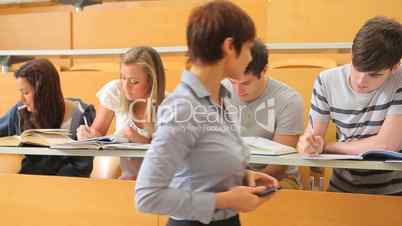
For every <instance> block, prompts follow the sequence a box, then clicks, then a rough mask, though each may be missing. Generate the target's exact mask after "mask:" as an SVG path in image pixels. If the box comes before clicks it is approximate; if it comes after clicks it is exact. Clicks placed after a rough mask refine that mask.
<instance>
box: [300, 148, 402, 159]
mask: <svg viewBox="0 0 402 226" xmlns="http://www.w3.org/2000/svg"><path fill="white" fill-rule="evenodd" d="M302 158H303V159H308V160H372V161H386V162H397V161H402V153H400V152H395V151H387V150H370V151H366V152H363V153H361V154H359V155H342V154H319V155H313V156H307V155H306V156H303V157H302Z"/></svg>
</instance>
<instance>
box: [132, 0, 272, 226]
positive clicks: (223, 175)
mask: <svg viewBox="0 0 402 226" xmlns="http://www.w3.org/2000/svg"><path fill="white" fill-rule="evenodd" d="M254 38H255V26H254V23H253V21H252V20H251V18H250V17H249V16H248V15H247V14H246V13H245V12H244V11H243V10H242V9H240V8H239V7H237V6H236V5H234V4H233V3H230V2H228V1H212V2H209V3H207V4H205V5H202V6H200V7H198V8H196V9H195V10H194V11H193V12H192V13H191V15H190V18H189V20H188V24H187V45H188V54H189V58H190V61H191V63H192V66H191V69H190V70H189V71H184V72H183V74H182V78H181V83H180V84H179V85H178V87H177V88H176V90H175V91H174V92H173V93H171V94H170V95H169V96H168V97H167V98H166V99H165V100H164V102H163V103H162V105H161V106H160V108H159V111H158V126H157V130H156V133H155V136H154V139H153V140H152V143H151V148H150V150H148V152H147V154H146V156H145V158H144V162H143V165H142V166H141V169H140V172H139V175H138V179H137V183H136V205H137V208H138V209H139V210H140V211H144V212H151V213H158V214H167V215H170V216H171V217H170V219H169V221H168V225H169V226H179V225H186V226H187V225H188V226H192V225H220V226H225V225H228V226H229V225H230V226H238V225H240V222H239V216H238V212H247V211H251V210H254V209H255V208H257V207H258V206H259V205H260V204H261V203H262V202H263V199H262V198H260V197H258V196H257V195H256V194H257V193H259V192H262V191H263V190H264V189H265V188H266V187H272V186H278V182H277V181H276V180H275V179H274V178H272V177H270V176H268V175H266V174H261V173H257V172H254V171H249V170H247V169H246V166H247V161H248V158H249V153H248V150H247V148H246V147H245V145H244V143H243V142H242V139H241V137H240V135H239V132H238V130H237V127H236V126H235V123H234V122H233V120H232V118H231V117H230V116H231V115H230V114H229V113H228V112H227V109H225V106H224V104H223V100H222V98H224V94H226V93H227V92H226V90H225V89H224V88H223V87H221V85H220V84H221V80H223V79H225V78H227V76H228V75H229V76H233V77H230V78H234V79H236V78H237V76H238V75H241V74H243V73H244V71H245V69H246V66H247V65H248V63H249V62H250V60H251V54H250V47H251V45H252V42H253V40H254Z"/></svg>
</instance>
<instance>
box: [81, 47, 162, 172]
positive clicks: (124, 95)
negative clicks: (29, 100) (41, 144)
mask: <svg viewBox="0 0 402 226" xmlns="http://www.w3.org/2000/svg"><path fill="white" fill-rule="evenodd" d="M121 61H122V62H121V75H120V79H117V80H113V81H110V82H109V83H107V84H106V85H105V86H104V87H103V88H102V89H101V90H100V91H99V92H98V93H97V94H96V95H97V97H98V98H99V102H100V107H99V110H98V113H97V114H96V118H95V121H94V123H93V124H92V126H91V127H90V128H88V127H87V126H86V125H81V126H80V127H79V129H78V137H79V139H80V140H83V139H88V138H93V137H99V136H104V135H106V133H107V131H108V129H109V127H110V124H111V123H112V120H113V118H115V119H116V131H115V134H114V136H116V137H125V138H128V139H129V141H131V142H134V143H149V142H150V140H151V139H152V134H153V133H154V123H155V118H156V117H155V114H154V112H156V111H157V110H158V106H159V104H160V103H161V102H162V100H163V98H164V96H165V72H164V68H163V64H162V61H161V59H160V56H159V54H158V53H157V52H156V50H154V49H152V48H150V47H136V48H133V49H130V50H128V51H127V52H126V53H125V54H124V55H123V57H122V60H121ZM140 165H141V159H140V158H120V167H121V170H122V175H121V176H120V179H135V178H136V177H137V173H138V169H139V167H140Z"/></svg>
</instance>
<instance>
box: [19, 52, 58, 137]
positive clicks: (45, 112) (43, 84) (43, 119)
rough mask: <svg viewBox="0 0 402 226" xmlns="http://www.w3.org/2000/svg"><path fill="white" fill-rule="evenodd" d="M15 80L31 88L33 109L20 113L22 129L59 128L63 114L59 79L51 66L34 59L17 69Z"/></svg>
mask: <svg viewBox="0 0 402 226" xmlns="http://www.w3.org/2000/svg"><path fill="white" fill-rule="evenodd" d="M14 76H15V78H24V79H26V80H27V81H28V83H29V84H30V85H31V86H32V92H33V102H34V109H32V112H28V111H27V110H26V109H23V110H22V111H21V115H22V127H23V129H24V130H25V129H31V128H43V129H46V128H60V126H61V124H62V122H63V119H64V114H65V108H66V107H65V103H64V97H63V93H62V91H61V85H60V77H59V73H58V72H57V70H56V68H55V67H54V66H53V64H52V63H51V62H50V61H49V60H46V59H35V60H31V61H29V62H27V63H26V64H24V65H23V66H21V68H19V69H18V70H17V71H16V72H15V74H14Z"/></svg>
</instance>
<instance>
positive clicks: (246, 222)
mask: <svg viewBox="0 0 402 226" xmlns="http://www.w3.org/2000/svg"><path fill="white" fill-rule="evenodd" d="M401 210H402V197H395V196H380V195H362V194H350V193H333V192H311V191H295V190H282V191H279V192H278V193H277V194H274V195H272V197H270V198H269V200H268V201H267V202H266V203H264V205H263V206H261V207H260V208H259V209H257V210H256V211H254V212H251V213H247V214H243V215H241V220H242V223H243V224H242V225H243V226H270V225H272V226H380V225H387V226H396V225H401V224H402V223H401V222H402V215H401V214H398V213H399V211H401Z"/></svg>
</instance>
